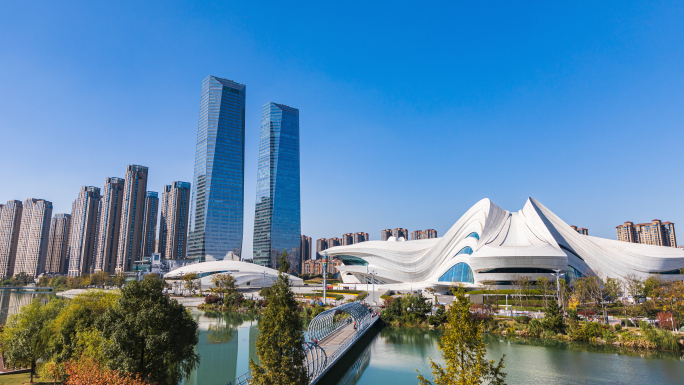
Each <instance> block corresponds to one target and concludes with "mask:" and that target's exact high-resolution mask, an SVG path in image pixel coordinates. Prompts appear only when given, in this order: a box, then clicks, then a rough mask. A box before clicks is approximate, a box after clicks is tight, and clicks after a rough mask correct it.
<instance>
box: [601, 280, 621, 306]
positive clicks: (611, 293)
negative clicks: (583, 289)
mask: <svg viewBox="0 0 684 385" xmlns="http://www.w3.org/2000/svg"><path fill="white" fill-rule="evenodd" d="M620 286H621V285H620V280H619V279H617V278H610V277H608V278H606V282H605V290H604V292H605V294H606V295H607V296H608V297H610V298H611V299H612V300H613V301H617V298H618V296H619V295H620V291H621V290H620Z"/></svg>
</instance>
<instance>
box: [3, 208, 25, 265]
mask: <svg viewBox="0 0 684 385" xmlns="http://www.w3.org/2000/svg"><path fill="white" fill-rule="evenodd" d="M22 209H23V205H22V204H21V201H16V200H10V201H7V204H5V205H4V206H2V207H0V278H4V277H9V276H11V275H12V274H13V273H14V263H15V261H16V258H17V245H18V244H19V228H20V227H21V213H22Z"/></svg>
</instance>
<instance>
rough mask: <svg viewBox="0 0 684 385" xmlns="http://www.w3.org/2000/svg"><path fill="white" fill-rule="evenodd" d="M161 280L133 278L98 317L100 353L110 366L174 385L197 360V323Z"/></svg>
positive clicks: (187, 373)
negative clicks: (166, 291) (165, 289)
mask: <svg viewBox="0 0 684 385" xmlns="http://www.w3.org/2000/svg"><path fill="white" fill-rule="evenodd" d="M163 288H164V283H163V282H162V281H161V280H150V279H147V280H143V281H140V282H131V283H129V284H128V285H126V287H125V288H123V289H122V290H121V297H119V298H118V299H117V300H116V303H115V304H114V306H112V307H111V308H110V309H109V310H107V312H106V313H105V314H104V315H103V316H102V317H101V318H100V319H99V320H98V323H97V327H98V329H99V330H101V331H102V336H103V338H104V340H105V341H104V343H103V346H102V355H103V358H104V359H106V364H107V366H108V367H109V368H110V369H114V370H119V371H122V372H126V373H132V374H133V373H140V374H141V375H142V376H144V377H146V378H148V379H149V380H150V381H151V382H154V383H158V384H177V383H178V382H179V381H180V380H181V379H182V378H183V377H187V376H188V375H190V372H191V371H192V370H193V369H194V368H195V367H196V366H197V365H198V364H199V356H198V355H197V354H196V353H195V345H197V342H198V340H199V339H198V334H199V333H198V331H197V329H198V325H197V322H195V320H194V319H193V318H192V316H191V315H190V313H189V312H188V310H186V309H185V308H184V307H183V305H181V304H179V303H178V302H177V301H176V300H175V299H171V298H169V297H167V296H165V295H164V294H163V293H162V290H163Z"/></svg>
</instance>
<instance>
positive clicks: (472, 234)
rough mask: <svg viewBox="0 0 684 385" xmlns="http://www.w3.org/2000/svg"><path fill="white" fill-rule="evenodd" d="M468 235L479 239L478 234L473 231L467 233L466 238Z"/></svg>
mask: <svg viewBox="0 0 684 385" xmlns="http://www.w3.org/2000/svg"><path fill="white" fill-rule="evenodd" d="M468 237H473V238H475V239H477V240H478V241H479V240H480V235H479V234H478V233H476V232H474V231H473V232H472V233H470V234H468V236H467V237H466V238H468Z"/></svg>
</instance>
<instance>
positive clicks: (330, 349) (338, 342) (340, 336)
mask: <svg viewBox="0 0 684 385" xmlns="http://www.w3.org/2000/svg"><path fill="white" fill-rule="evenodd" d="M354 334H356V330H354V325H353V324H350V325H347V326H345V327H343V328H341V329H340V330H338V331H336V332H334V333H333V334H331V335H329V336H327V337H325V338H324V339H323V340H322V341H318V346H320V347H321V348H323V350H325V354H326V355H328V357H330V356H332V354H333V353H335V351H336V350H337V349H339V348H340V346H342V345H343V344H344V343H345V342H346V341H347V340H348V339H350V338H352V337H353V336H354Z"/></svg>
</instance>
